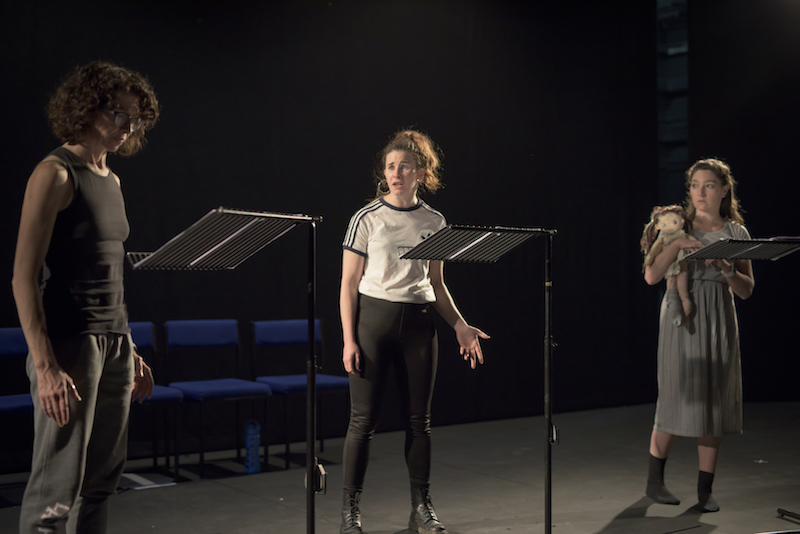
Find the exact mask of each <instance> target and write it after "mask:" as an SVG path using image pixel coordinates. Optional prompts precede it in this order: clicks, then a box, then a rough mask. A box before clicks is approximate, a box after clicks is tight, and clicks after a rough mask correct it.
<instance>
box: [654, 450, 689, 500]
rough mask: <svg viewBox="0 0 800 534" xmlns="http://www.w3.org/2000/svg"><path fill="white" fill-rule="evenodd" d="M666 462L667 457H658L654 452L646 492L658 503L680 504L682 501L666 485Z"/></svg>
mask: <svg viewBox="0 0 800 534" xmlns="http://www.w3.org/2000/svg"><path fill="white" fill-rule="evenodd" d="M666 463H667V459H666V458H656V457H655V456H653V455H652V454H651V455H650V469H649V474H648V476H647V489H646V490H645V494H646V495H647V496H648V497H650V498H651V499H653V500H654V501H655V502H657V503H660V504H674V505H678V504H680V503H681V501H680V500H679V499H678V498H677V497H675V495H673V494H672V493H671V492H670V491H669V490H668V489H667V487H666V486H665V485H664V466H665V465H666Z"/></svg>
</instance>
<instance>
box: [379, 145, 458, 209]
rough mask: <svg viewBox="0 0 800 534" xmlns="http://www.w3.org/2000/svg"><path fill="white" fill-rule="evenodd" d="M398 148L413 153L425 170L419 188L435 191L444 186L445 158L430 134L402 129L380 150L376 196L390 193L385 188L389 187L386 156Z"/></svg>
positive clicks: (419, 165) (418, 165) (416, 160)
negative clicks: (442, 176) (386, 175)
mask: <svg viewBox="0 0 800 534" xmlns="http://www.w3.org/2000/svg"><path fill="white" fill-rule="evenodd" d="M397 150H400V151H405V152H410V153H411V154H413V155H414V161H415V162H416V164H417V168H419V169H424V170H425V175H424V176H423V177H422V178H421V179H420V181H419V186H418V190H419V188H422V190H423V191H430V192H431V193H435V192H436V191H437V190H439V189H441V188H442V187H444V184H442V178H441V176H440V172H441V167H442V159H443V158H444V154H443V153H442V151H441V149H440V148H439V147H438V146H437V145H436V143H434V142H433V139H431V138H430V136H429V135H428V134H425V133H423V132H420V131H417V130H400V131H399V132H397V133H395V134H394V135H393V136H392V138H391V139H390V140H389V142H388V143H387V144H386V146H385V147H383V150H381V151H380V152H378V156H377V158H376V161H375V170H374V176H375V183H376V185H375V198H381V197H384V196H386V195H387V194H388V191H386V190H384V189H383V188H384V187H388V186H387V184H386V177H384V175H383V170H384V168H385V167H386V156H387V155H388V154H389V153H390V152H395V151H397Z"/></svg>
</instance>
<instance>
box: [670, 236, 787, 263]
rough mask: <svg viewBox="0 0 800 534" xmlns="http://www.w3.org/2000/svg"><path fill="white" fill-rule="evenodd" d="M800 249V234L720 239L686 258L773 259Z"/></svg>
mask: <svg viewBox="0 0 800 534" xmlns="http://www.w3.org/2000/svg"><path fill="white" fill-rule="evenodd" d="M796 250H800V236H782V237H771V238H769V239H749V240H747V239H720V240H719V241H717V242H715V243H712V244H710V245H706V246H705V247H703V248H700V249H697V250H695V251H694V252H692V253H691V254H687V255H686V256H684V259H686V260H772V261H777V260H779V259H780V258H783V257H784V256H788V255H789V254H791V253H792V252H794V251H796Z"/></svg>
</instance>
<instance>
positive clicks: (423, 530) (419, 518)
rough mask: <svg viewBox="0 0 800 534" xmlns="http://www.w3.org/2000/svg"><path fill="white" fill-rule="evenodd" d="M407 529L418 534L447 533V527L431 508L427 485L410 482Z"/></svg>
mask: <svg viewBox="0 0 800 534" xmlns="http://www.w3.org/2000/svg"><path fill="white" fill-rule="evenodd" d="M408 529H409V530H412V531H414V532H419V533H420V534H447V529H446V528H444V525H443V524H442V522H441V521H439V518H438V517H436V510H434V509H433V503H432V502H431V495H430V493H429V492H428V486H423V485H421V484H414V483H412V484H411V518H410V519H409V520H408Z"/></svg>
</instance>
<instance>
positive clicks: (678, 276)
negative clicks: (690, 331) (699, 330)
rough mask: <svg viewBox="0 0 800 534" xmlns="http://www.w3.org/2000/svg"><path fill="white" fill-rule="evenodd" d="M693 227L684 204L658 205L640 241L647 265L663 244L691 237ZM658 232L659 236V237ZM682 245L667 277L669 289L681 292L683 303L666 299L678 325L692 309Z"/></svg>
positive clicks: (659, 251) (666, 274) (668, 309)
mask: <svg viewBox="0 0 800 534" xmlns="http://www.w3.org/2000/svg"><path fill="white" fill-rule="evenodd" d="M691 229H692V223H691V221H689V220H687V219H686V212H685V211H684V209H683V208H682V207H681V206H678V205H677V204H673V205H671V206H656V207H655V208H653V212H652V213H651V214H650V222H649V223H647V225H645V227H644V232H642V239H641V241H640V245H641V249H642V252H643V253H644V254H645V257H644V266H645V267H646V266H648V265H651V264H652V263H653V260H654V259H655V258H656V256H658V255H659V254H660V253H661V251H662V250H664V247H666V246H667V245H669V244H670V243H672V242H673V241H675V240H676V239H680V238H689V239H693V240H695V241H697V240H696V239H694V237H692V236H691V235H689V232H690V231H691ZM656 234H658V237H656ZM683 257H684V253H683V249H681V250H680V251H678V257H677V258H675V261H674V262H672V264H670V266H669V267H668V268H667V272H666V273H664V278H665V279H666V281H667V289H668V290H670V289H677V290H678V295H679V296H680V306H678V305H677V302H675V301H670V300H669V299H667V311H668V312H669V314H670V318H671V319H672V321H673V323H674V324H675V326H681V325H682V324H683V323H684V321H685V319H686V318H688V317H689V314H691V313H692V299H691V298H690V296H689V272H688V270H687V268H686V262H685V261H684V260H683Z"/></svg>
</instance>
